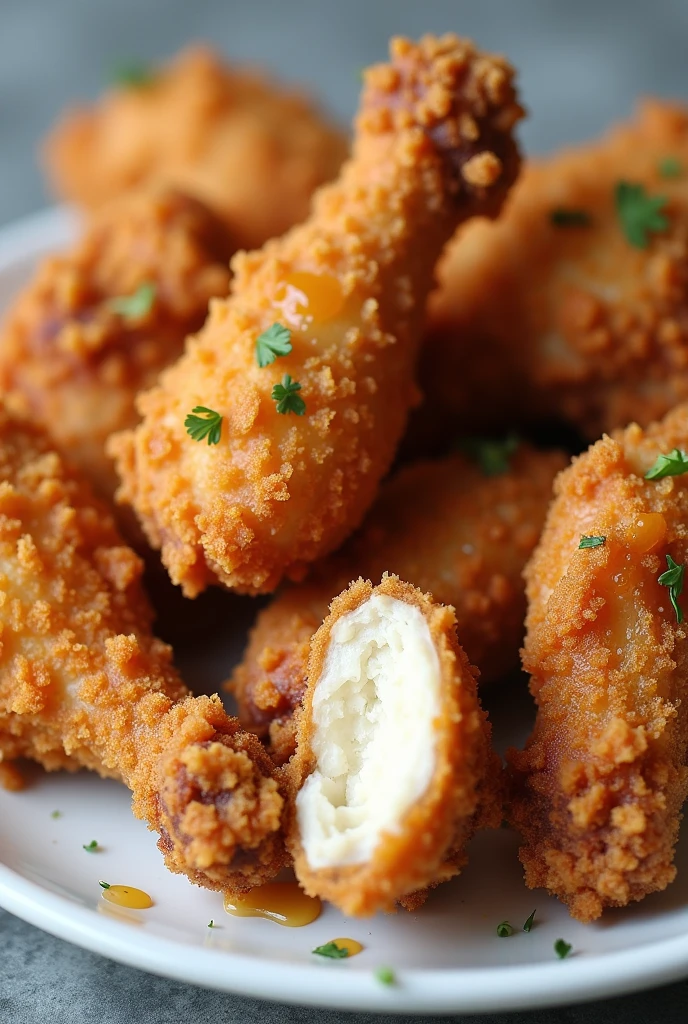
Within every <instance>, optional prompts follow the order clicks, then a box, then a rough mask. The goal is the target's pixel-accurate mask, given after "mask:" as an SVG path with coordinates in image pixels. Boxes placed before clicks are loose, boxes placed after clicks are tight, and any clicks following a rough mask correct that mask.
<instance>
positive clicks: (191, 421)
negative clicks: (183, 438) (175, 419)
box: [184, 405, 222, 444]
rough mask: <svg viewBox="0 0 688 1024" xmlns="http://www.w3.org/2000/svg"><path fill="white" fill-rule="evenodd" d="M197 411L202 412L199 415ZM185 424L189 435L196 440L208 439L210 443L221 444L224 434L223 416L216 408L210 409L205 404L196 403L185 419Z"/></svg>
mask: <svg viewBox="0 0 688 1024" xmlns="http://www.w3.org/2000/svg"><path fill="white" fill-rule="evenodd" d="M197 413H202V415H201V416H198V415H197ZM184 426H185V427H186V432H187V434H188V435H189V437H192V438H193V439H194V441H204V440H205V438H207V439H208V444H219V443H220V437H221V435H222V416H221V414H220V413H219V412H215V410H214V409H208V408H207V406H205V405H195V406H194V407H193V409H192V410H191V412H190V413H189V415H188V416H187V417H186V419H185V420H184Z"/></svg>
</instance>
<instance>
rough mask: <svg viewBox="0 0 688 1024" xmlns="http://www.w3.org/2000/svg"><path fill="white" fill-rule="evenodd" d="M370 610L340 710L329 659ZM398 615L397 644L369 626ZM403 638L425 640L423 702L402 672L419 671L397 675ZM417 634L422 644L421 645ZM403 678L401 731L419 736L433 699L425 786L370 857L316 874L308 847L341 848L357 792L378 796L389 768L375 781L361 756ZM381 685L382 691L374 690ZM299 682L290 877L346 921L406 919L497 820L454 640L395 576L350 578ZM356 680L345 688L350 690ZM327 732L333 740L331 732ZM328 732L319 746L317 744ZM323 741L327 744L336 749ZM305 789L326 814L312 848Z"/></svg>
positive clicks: (470, 687) (483, 726)
mask: <svg viewBox="0 0 688 1024" xmlns="http://www.w3.org/2000/svg"><path fill="white" fill-rule="evenodd" d="M375 603H377V609H376V611H377V615H378V617H379V618H378V620H376V619H375V617H374V614H372V615H371V616H370V619H371V621H370V622H369V623H366V620H365V619H361V622H362V623H363V625H362V626H360V625H359V628H360V629H362V630H365V629H366V627H367V632H366V633H365V636H364V643H363V645H362V658H361V665H360V674H361V675H362V676H363V677H364V678H365V679H366V685H365V687H364V688H363V689H360V690H359V689H357V691H356V694H355V695H354V696H353V698H352V697H349V698H348V699H349V701H350V702H351V703H350V704H349V705H347V696H346V695H345V696H344V697H342V692H343V690H344V688H345V687H346V686H347V685H348V680H349V679H350V677H349V676H348V675H347V668H346V666H344V667H343V668H342V667H339V665H338V663H337V660H336V659H337V658H338V654H337V652H336V650H335V651H333V648H336V647H337V645H339V646H340V647H341V646H342V645H346V644H351V643H355V642H356V640H357V637H356V633H355V627H354V626H353V625H351V624H350V620H351V613H355V612H357V611H358V612H359V613H361V612H363V613H365V610H366V608H368V607H371V606H372V605H373V604H375ZM399 605H401V606H402V608H403V607H404V606H411V608H412V609H415V610H417V611H416V616H415V618H414V617H413V616H408V619H409V621H408V622H406V621H405V619H404V615H403V612H402V616H401V622H402V623H403V625H402V626H401V633H400V635H399V636H398V637H397V638H393V639H392V641H391V642H390V641H388V639H387V637H385V636H384V635H383V629H382V628H381V627H382V625H384V621H385V616H388V617H391V616H393V615H397V616H398V614H399V613H398V606H399ZM395 606H397V607H396V608H395ZM418 613H420V614H418ZM359 617H360V616H359ZM416 619H417V621H416ZM342 620H344V621H342ZM380 620H381V621H380ZM343 627H344V629H346V630H347V632H346V633H345V632H343V631H342V630H343ZM412 631H417V632H419V633H420V634H421V635H420V637H419V639H420V640H421V641H423V640H424V641H425V644H426V649H425V651H424V660H425V661H426V662H427V663H428V665H429V666H431V668H430V671H431V672H436V680H434V681H435V683H436V686H437V691H438V692H437V694H434V693H433V694H432V695H431V694H430V693H429V692H425V691H424V690H422V689H421V688H420V681H418V682H417V683H416V679H415V677H414V672H413V669H414V668H417V669H419V670H421V669H422V668H423V667H424V666H423V667H422V666H418V665H417V663H416V662H415V661H414V662H413V666H407V665H406V664H405V661H406V657H408V656H412V655H413V648H411V651H407V650H405V649H404V647H403V644H404V642H405V641H406V640H407V638H408V636H409V634H410V633H411V632H412ZM421 631H424V632H425V633H426V636H425V637H423V636H422V632H421ZM386 643H391V646H392V650H391V651H390V653H389V654H388V660H387V662H386V663H385V662H384V661H383V655H384V647H385V644H386ZM404 672H406V673H407V674H410V678H409V679H408V680H407V683H411V684H412V685H413V684H414V683H415V684H416V686H417V687H418V693H417V706H416V709H415V710H416V716H417V717H416V718H413V725H412V730H415V729H423V725H422V724H421V718H422V714H421V712H422V704H423V703H424V702H425V701H430V700H431V699H436V700H437V705H438V706H437V713H436V714H435V717H434V718H433V719H432V722H431V725H430V729H429V731H428V732H429V734H428V736H427V737H426V740H427V743H428V745H429V749H424V750H423V751H422V752H421V755H422V759H421V766H420V770H421V771H422V770H424V768H425V762H426V760H427V762H428V765H427V767H428V769H429V770H428V773H427V774H428V780H427V785H426V786H425V788H424V789H423V790H422V792H419V793H418V794H417V795H416V796H414V797H413V798H412V799H411V800H410V801H409V800H407V801H406V802H405V803H406V806H405V807H404V808H403V809H400V817H399V818H397V819H396V820H394V821H393V822H391V823H390V824H389V826H388V827H387V828H385V829H383V830H382V832H381V833H379V834H377V835H376V837H375V843H374V846H373V849H372V851H370V853H369V855H368V856H366V857H365V859H361V858H360V856H357V855H356V853H355V852H354V853H351V852H349V853H348V854H342V852H341V846H340V848H339V850H340V852H339V854H338V858H339V861H338V862H337V860H336V858H335V862H333V863H330V864H328V865H324V864H320V863H315V864H314V863H313V859H314V857H316V856H319V855H320V854H319V849H318V844H320V845H321V846H322V845H323V843H331V842H332V840H333V838H334V841H335V842H338V841H339V842H340V843H341V841H342V837H343V842H344V843H346V842H347V839H348V836H349V835H350V834H351V832H352V831H355V830H356V829H357V828H360V826H361V816H362V815H364V814H365V812H366V805H365V803H363V805H362V804H361V789H368V790H370V789H373V790H374V789H375V788H376V787H379V788H381V789H382V790H383V792H384V790H385V788H386V787H389V786H390V783H392V784H393V779H394V776H395V775H397V774H398V772H399V770H400V768H401V765H400V762H398V761H397V758H396V757H395V758H394V759H390V758H387V760H386V764H385V766H384V768H383V769H382V774H375V772H374V771H371V769H370V762H369V761H368V762H367V759H368V758H371V759H372V758H373V757H374V754H372V753H371V749H372V748H373V747H374V745H375V743H376V742H378V743H379V742H380V736H381V734H382V732H383V731H384V729H385V717H387V718H393V716H394V713H395V712H394V708H393V707H392V705H393V704H394V702H395V693H394V691H395V689H396V687H395V685H394V683H395V680H396V677H397V674H401V675H403V674H404ZM337 673H339V677H340V679H341V681H342V684H341V685H340V688H339V689H335V690H334V691H333V692H332V693H329V692H328V694H327V695H326V696H325V697H324V698H323V699H322V700H321V701H320V702H319V698H318V691H319V688H320V687H322V686H323V685H326V684H325V679H326V678H328V677H329V678H331V677H332V675H333V674H334V675H335V677H336V676H337ZM386 674H387V675H388V676H389V677H390V679H389V680H385V678H384V676H385V675H386ZM308 678H309V684H308V689H307V691H306V695H305V698H304V704H303V709H302V711H301V712H300V714H299V717H298V748H297V752H296V755H295V756H294V758H293V759H292V761H291V762H290V764H289V765H288V767H287V768H286V769H285V777H286V779H287V786H288V789H289V798H288V810H287V814H286V817H285V829H286V833H287V845H288V847H289V850H290V852H291V854H292V856H293V858H294V869H295V871H296V875H297V878H298V880H299V882H300V884H301V886H302V887H303V888H304V889H305V891H306V892H307V893H308V894H309V895H311V896H321V897H323V898H325V899H327V900H329V901H330V902H331V903H334V904H335V905H336V906H337V907H339V908H340V909H341V910H342V911H343V912H344V913H346V914H352V915H354V916H361V917H365V916H370V915H372V914H374V913H375V912H376V911H378V910H387V911H389V910H393V909H394V906H395V903H397V902H402V904H403V903H406V905H407V906H408V908H409V909H415V908H416V907H417V906H419V905H420V903H422V901H423V899H424V897H425V895H426V893H425V892H421V891H420V890H422V889H424V888H425V887H427V886H434V885H437V884H439V883H440V882H442V881H445V880H446V879H449V878H451V877H453V876H454V875H457V874H458V873H459V871H460V870H461V868H462V867H463V865H464V864H465V863H466V860H467V858H466V854H465V845H466V843H467V841H468V839H469V838H470V837H471V836H472V834H473V833H474V831H475V829H476V827H478V823H480V824H481V825H482V826H483V827H497V826H498V825H499V822H500V820H501V791H500V782H499V759H498V758H497V756H496V755H495V754H494V753H493V752H492V750H491V746H490V736H491V728H490V725H489V723H488V721H487V716H486V715H485V713H484V712H483V711H482V710H481V708H480V704H479V702H478V697H477V690H476V680H475V673H474V671H473V670H472V669H471V667H470V665H469V663H468V659H467V658H466V655H465V654H464V652H463V650H462V648H461V647H460V646H459V643H458V641H457V638H456V619H455V616H454V614H453V610H452V609H451V608H447V607H444V606H442V605H439V604H437V603H435V602H434V601H433V600H432V599H431V598H430V597H429V596H428V595H424V594H422V593H421V592H420V591H419V590H416V589H415V588H414V587H411V586H410V585H409V584H407V583H403V582H402V581H401V580H399V578H398V577H396V576H387V577H385V578H384V579H383V581H382V583H381V584H380V585H379V586H377V587H373V586H372V585H371V584H370V583H369V582H365V581H363V580H361V579H359V580H358V581H357V582H355V583H352V584H351V586H350V587H349V588H348V590H346V591H345V592H344V593H343V594H341V595H340V596H339V597H337V598H336V599H335V600H334V601H333V602H332V606H331V611H330V614H329V615H328V617H327V618H326V619H325V621H324V623H323V624H322V626H321V627H320V629H319V630H318V631H317V632H316V633H315V635H314V636H313V639H312V641H311V654H310V660H309V670H308ZM359 678H360V677H357V679H356V680H354V681H353V685H354V686H357V684H358V683H359ZM386 682H387V683H389V682H391V684H392V688H391V690H387V691H386V690H385V684H386ZM401 685H403V683H402V684H401ZM361 704H362V706H359V705H361ZM347 710H348V713H349V715H350V718H349V720H348V721H347V720H346V716H347ZM411 711H412V709H410V708H408V707H405V708H404V709H402V710H401V711H400V713H399V718H398V720H397V722H396V728H397V735H396V739H397V756H398V757H399V758H403V757H406V758H408V757H410V756H413V754H412V752H411V746H412V745H411V744H408V745H405V742H404V741H405V734H406V732H407V730H408V723H409V713H410V712H411ZM362 715H363V716H364V717H365V718H367V719H368V720H369V722H370V723H371V725H370V732H369V733H365V731H364V732H362V731H361V728H360V725H359V723H360V720H361V716H362ZM342 722H343V724H342ZM332 723H335V729H338V731H336V732H333V731H332ZM328 729H329V732H326V735H325V736H321V738H320V740H319V738H318V733H319V732H320V733H321V734H322V733H323V731H326V730H328ZM388 729H389V727H388ZM391 738H392V737H391V735H390V734H389V733H388V735H387V737H386V740H383V741H382V742H383V743H385V749H388V747H389V743H390V740H391ZM328 739H329V741H330V742H329V744H327V747H326V749H325V750H324V751H320V752H319V753H318V750H319V746H318V744H319V743H320V745H322V744H323V743H326V741H327V740H328ZM333 741H334V742H335V743H338V744H339V746H338V747H337V748H336V749H333V746H332V744H333ZM349 745H350V746H349ZM340 748H341V749H340ZM402 750H403V751H404V753H403V754H402V753H401V751H402ZM378 769H379V766H378ZM366 773H367V774H366ZM319 775H322V776H324V783H318V781H317V778H318V776H319ZM331 776H332V778H331ZM314 785H315V786H320V785H322V793H323V794H324V797H325V801H324V803H325V806H326V811H325V812H322V818H321V821H320V824H319V828H320V829H321V830H322V837H319V836H317V837H316V839H315V841H314V840H313V839H312V838H311V837H310V836H309V832H310V831H311V830H312V828H313V824H312V815H313V814H314V813H315V814H316V816H317V814H318V811H317V810H316V811H313V810H312V809H311V808H312V807H313V801H314V799H318V798H319V799H320V800H321V803H322V796H320V795H319V794H318V793H316V795H315V797H314V793H315V789H314ZM371 797H372V801H373V802H372V803H371V805H370V808H369V809H368V810H367V813H368V815H370V816H372V817H374V816H376V810H375V795H374V794H371V793H367V794H366V795H365V797H364V800H370V799H371ZM378 803H379V800H378ZM362 806H363V810H361V807H362ZM383 813H384V812H383ZM309 815H310V816H311V817H310V818H309ZM338 833H340V835H338ZM344 848H345V849H346V847H344ZM409 894H410V895H409ZM404 897H408V899H407V900H404Z"/></svg>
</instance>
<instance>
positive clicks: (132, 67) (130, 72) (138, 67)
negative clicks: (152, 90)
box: [112, 61, 154, 89]
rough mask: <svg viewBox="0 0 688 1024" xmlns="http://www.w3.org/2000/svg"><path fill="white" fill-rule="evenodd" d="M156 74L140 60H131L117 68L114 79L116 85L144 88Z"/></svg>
mask: <svg viewBox="0 0 688 1024" xmlns="http://www.w3.org/2000/svg"><path fill="white" fill-rule="evenodd" d="M153 78H154V75H153V72H152V71H151V69H150V68H148V67H146V65H145V64H141V63H140V62H139V61H129V62H128V63H127V64H120V66H119V67H117V68H115V71H114V73H113V75H112V81H113V83H114V84H115V85H124V86H126V87H127V88H129V89H142V88H143V87H144V86H146V85H150V84H151V82H152V81H153Z"/></svg>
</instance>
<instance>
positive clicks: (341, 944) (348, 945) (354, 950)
mask: <svg viewBox="0 0 688 1024" xmlns="http://www.w3.org/2000/svg"><path fill="white" fill-rule="evenodd" d="M330 941H331V942H334V944H335V946H337V947H338V949H345V950H346V951H347V952H348V954H349V956H350V957H351V956H358V954H359V953H362V952H363V950H364V948H365V947H364V946H362V945H361V943H360V942H359V941H358V940H357V939H331V940H330Z"/></svg>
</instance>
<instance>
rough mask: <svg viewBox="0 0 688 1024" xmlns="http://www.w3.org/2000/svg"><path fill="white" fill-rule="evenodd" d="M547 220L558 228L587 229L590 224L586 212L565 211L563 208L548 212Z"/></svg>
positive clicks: (589, 217) (590, 221)
mask: <svg viewBox="0 0 688 1024" xmlns="http://www.w3.org/2000/svg"><path fill="white" fill-rule="evenodd" d="M549 219H550V221H551V222H552V224H554V225H555V227H558V228H587V227H590V225H591V224H592V217H591V216H590V214H589V213H587V211H586V210H567V209H565V208H564V207H563V206H557V207H556V208H555V209H554V210H550V214H549Z"/></svg>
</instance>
